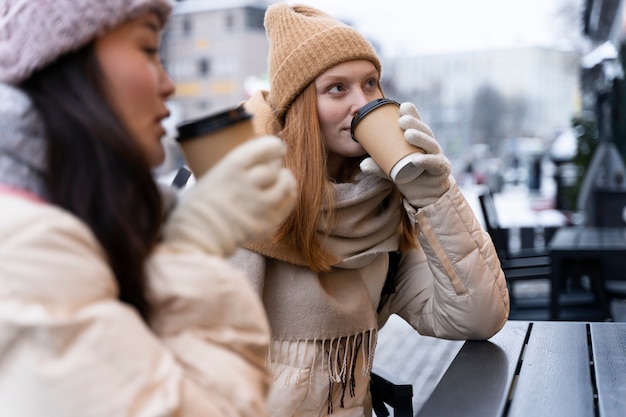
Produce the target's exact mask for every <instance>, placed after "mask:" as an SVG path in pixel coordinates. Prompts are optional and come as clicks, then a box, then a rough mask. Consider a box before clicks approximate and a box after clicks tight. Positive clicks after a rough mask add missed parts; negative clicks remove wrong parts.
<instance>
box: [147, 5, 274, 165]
mask: <svg viewBox="0 0 626 417" xmlns="http://www.w3.org/2000/svg"><path fill="white" fill-rule="evenodd" d="M267 4H268V2H267V1H263V0H247V1H246V0H239V1H238V0H210V1H207V0H182V1H178V2H176V5H175V7H174V12H173V14H172V18H171V19H170V21H169V23H168V26H167V27H166V30H165V33H164V35H163V41H162V47H161V58H162V60H163V65H164V66H165V69H166V70H167V72H168V73H169V75H170V77H172V79H173V81H174V83H175V85H176V93H175V95H174V96H173V97H172V98H171V99H170V100H169V101H168V106H169V107H170V111H171V116H170V117H169V118H168V119H167V121H166V127H167V130H168V134H167V136H166V138H165V139H164V146H165V149H166V160H165V162H164V163H163V164H162V166H161V167H159V169H158V170H157V171H158V173H159V174H162V173H168V172H170V171H172V170H175V169H177V168H178V167H179V166H181V165H182V164H183V159H182V156H181V153H180V150H179V148H178V145H177V143H176V141H175V137H176V134H177V133H176V128H175V126H176V124H178V123H180V122H181V121H185V120H191V119H196V118H200V117H203V116H206V115H209V114H212V113H215V112H218V111H220V110H223V109H225V108H228V107H231V106H235V105H237V104H239V103H240V102H241V101H243V100H245V99H246V98H247V97H248V95H249V91H250V90H251V89H256V87H257V86H258V84H259V83H262V82H263V80H264V79H265V78H267V55H268V49H269V46H268V43H267V38H266V36H265V29H264V27H263V18H264V15H265V10H266V8H267ZM250 84H253V85H252V87H251V86H250Z"/></svg>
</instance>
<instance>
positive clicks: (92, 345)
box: [0, 192, 269, 417]
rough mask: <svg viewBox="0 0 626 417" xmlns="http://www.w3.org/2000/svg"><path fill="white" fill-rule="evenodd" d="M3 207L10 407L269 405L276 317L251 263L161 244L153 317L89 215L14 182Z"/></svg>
mask: <svg viewBox="0 0 626 417" xmlns="http://www.w3.org/2000/svg"><path fill="white" fill-rule="evenodd" d="M0 207H2V218H1V219H0V416H16V417H17V416H20V417H41V416H46V417H73V416H76V417H95V416H102V417H112V416H119V417H121V416H126V417H131V416H145V417H148V416H203V417H206V416H249V417H259V416H264V415H265V414H266V410H265V397H266V394H267V389H268V384H269V380H268V376H267V373H266V369H265V358H266V355H267V345H268V343H269V328H268V324H267V321H266V319H265V315H264V312H263V309H262V306H261V304H260V302H259V300H258V297H257V296H256V295H255V294H254V293H253V291H252V290H251V289H250V288H249V285H248V283H247V282H246V278H245V277H244V275H242V273H241V272H239V271H237V270H235V269H233V268H232V267H230V266H229V265H228V264H227V263H226V262H225V261H224V260H222V259H220V258H216V257H214V256H210V255H207V254H205V253H203V252H200V251H196V252H191V251H187V252H175V251H173V250H171V249H170V248H168V247H167V246H165V245H161V246H160V247H158V248H157V249H156V251H155V253H154V254H153V256H152V258H151V260H150V261H149V265H148V268H149V284H150V286H151V289H152V293H153V297H154V300H153V305H154V311H155V313H154V316H153V317H152V321H151V322H152V324H151V326H148V325H146V324H145V323H144V322H143V321H142V320H141V318H140V317H139V315H138V314H137V313H136V311H135V310H134V309H133V308H131V307H129V306H128V305H126V304H124V303H122V302H120V301H119V300H118V299H117V295H118V288H117V284H116V282H115V279H114V277H113V275H112V271H111V270H110V269H109V267H108V265H107V263H106V262H105V260H104V253H103V251H102V250H101V248H100V246H99V244H98V243H97V241H96V240H95V238H94V237H93V235H92V234H91V232H90V231H89V230H88V228H87V227H86V226H85V225H84V224H83V223H82V222H80V221H79V220H78V219H77V218H75V217H74V216H72V215H70V214H68V213H67V212H65V211H62V210H60V209H58V208H55V207H54V206H51V205H48V204H45V203H41V202H37V201H33V200H29V199H28V198H24V197H23V196H16V195H12V194H8V193H1V192H0Z"/></svg>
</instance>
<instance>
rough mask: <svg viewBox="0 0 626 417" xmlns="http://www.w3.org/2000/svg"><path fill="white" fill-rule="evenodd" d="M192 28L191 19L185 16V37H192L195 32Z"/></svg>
mask: <svg viewBox="0 0 626 417" xmlns="http://www.w3.org/2000/svg"><path fill="white" fill-rule="evenodd" d="M192 26H193V25H192V24H191V17H190V16H184V17H183V34H184V35H185V37H189V36H190V35H191V32H192V30H193V28H192Z"/></svg>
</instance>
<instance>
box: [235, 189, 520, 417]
mask: <svg viewBox="0 0 626 417" xmlns="http://www.w3.org/2000/svg"><path fill="white" fill-rule="evenodd" d="M405 209H406V211H407V213H408V215H409V218H410V219H411V220H412V222H413V223H414V224H415V225H416V229H417V230H418V231H419V232H418V238H419V243H420V246H421V248H418V249H417V250H412V251H409V252H407V253H405V254H403V256H402V258H401V260H400V265H399V269H398V273H397V276H396V285H395V293H394V294H392V295H391V296H388V297H386V298H385V299H384V300H382V301H381V290H382V287H383V284H384V281H385V276H386V273H387V268H388V255H387V253H386V252H378V253H372V257H371V261H370V262H368V264H367V265H365V266H363V267H361V268H357V269H334V270H333V271H331V272H330V273H328V274H325V275H324V276H319V277H318V276H317V274H315V273H314V272H313V271H311V270H309V269H306V268H304V267H302V266H297V265H291V264H289V263H286V262H283V261H279V260H277V259H270V258H265V257H263V256H261V255H259V254H257V253H253V252H251V251H248V250H241V251H239V252H238V253H237V254H236V255H235V256H234V257H233V258H232V262H233V263H235V264H236V265H237V266H239V267H242V268H244V269H245V270H246V271H247V273H248V275H249V277H250V279H251V280H252V282H253V285H254V287H255V288H257V290H258V291H259V293H260V295H261V296H262V297H263V300H264V303H265V306H266V310H267V311H269V317H270V323H271V324H272V326H273V325H274V320H273V318H272V317H274V316H275V317H276V319H277V320H280V319H281V317H279V316H278V315H277V313H275V311H280V315H281V316H283V317H284V316H286V317H287V318H288V319H291V320H300V322H301V323H302V326H303V327H306V325H307V323H306V322H307V318H306V314H309V313H308V312H307V313H303V311H297V309H294V311H284V310H285V309H283V310H282V311H281V309H280V307H278V306H277V305H274V304H286V303H287V302H285V301H281V300H283V299H284V298H285V297H288V294H285V295H281V296H279V297H275V296H274V294H272V293H271V291H273V289H274V288H276V283H279V282H281V281H284V280H291V281H295V282H307V281H311V280H319V281H320V286H321V287H322V288H328V289H330V288H331V287H332V288H336V287H337V286H340V285H342V284H341V283H342V282H346V281H354V280H360V281H362V287H363V288H365V289H366V291H367V294H369V305H370V308H371V311H373V312H374V314H375V312H376V310H377V308H378V307H379V304H381V306H380V307H381V310H380V314H379V315H378V325H379V327H380V326H382V325H384V323H385V322H386V320H387V318H388V317H389V316H390V315H391V314H398V315H399V316H400V317H402V318H404V319H405V320H406V321H407V322H408V323H410V324H411V326H413V327H414V328H415V329H416V330H417V331H418V332H419V333H420V334H422V335H428V336H435V337H439V338H445V339H457V340H466V339H477V340H484V339H487V338H489V337H491V336H493V335H494V334H495V333H496V332H498V331H499V330H500V329H501V328H502V326H503V325H504V323H505V322H506V320H507V318H508V313H509V298H508V292H507V288H506V282H505V278H504V274H503V272H502V269H501V267H500V262H499V260H498V256H497V254H496V252H495V249H494V247H493V244H492V242H491V240H490V238H489V235H488V234H487V233H486V232H485V231H484V230H482V228H481V226H480V224H479V223H478V221H477V220H476V218H475V217H474V214H473V212H472V209H471V208H470V206H469V205H468V203H467V201H466V200H465V198H464V196H463V195H462V193H461V192H460V191H459V189H458V186H457V185H456V183H454V181H453V183H452V186H451V187H450V190H449V191H447V192H446V193H445V194H444V195H443V196H442V197H441V198H440V199H439V200H438V201H437V202H435V203H434V204H432V205H430V206H427V207H425V208H423V209H420V210H419V212H418V211H417V210H416V209H414V208H413V207H411V206H410V205H408V204H406V203H405ZM355 239H356V237H355ZM277 271H278V272H277ZM277 273H280V276H275V275H272V274H277ZM337 293H338V291H335V294H337ZM344 295H345V297H344V298H341V299H337V301H338V303H341V305H342V306H343V307H344V308H345V309H348V308H350V305H351V303H352V301H351V300H352V299H353V298H355V297H356V294H355V293H354V292H351V293H350V294H348V293H346V292H344ZM310 303H311V304H313V305H314V304H315V300H311V302H310ZM304 307H305V306H304V305H303V309H304ZM354 314H360V315H366V314H371V312H369V311H362V310H361V311H356V312H355V313H354ZM333 324H334V323H328V326H329V327H332V326H333ZM273 330H274V329H273ZM349 340H350V339H349ZM373 343H375V338H374V342H373ZM333 349H334V345H332V348H331V349H330V350H331V351H332V350H333ZM328 351H329V344H328V343H326V345H325V346H324V345H323V344H321V343H320V342H319V341H314V340H304V341H303V340H292V341H289V340H285V339H280V340H276V338H275V340H274V342H273V343H272V349H271V362H270V366H271V368H272V371H273V374H274V383H273V384H272V387H271V390H270V400H269V407H270V414H271V415H272V416H273V417H288V416H294V417H295V416H297V417H317V416H325V415H327V413H328V411H329V409H328V404H329V401H328V395H329V376H330V375H333V374H334V375H338V374H340V373H341V372H343V371H342V370H341V369H333V366H334V363H336V362H335V361H332V360H329V356H328V353H326V354H324V352H328ZM371 359H372V358H367V356H366V355H365V356H364V355H358V356H357V357H356V358H355V360H356V362H357V363H356V365H355V366H356V372H355V378H356V381H355V391H354V393H353V394H351V393H349V392H346V391H345V390H340V389H339V390H338V389H336V387H335V389H331V391H332V392H333V394H332V396H333V400H332V401H331V403H332V404H333V410H332V411H333V415H334V416H335V417H347V416H351V417H360V416H363V415H366V416H367V415H370V413H371V406H370V404H369V392H368V387H369V372H367V371H368V370H369V366H368V365H367V364H363V361H368V360H370V361H371ZM348 366H349V367H350V366H352V363H350V364H348ZM340 368H341V367H340Z"/></svg>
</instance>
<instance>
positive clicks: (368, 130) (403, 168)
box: [351, 98, 424, 183]
mask: <svg viewBox="0 0 626 417" xmlns="http://www.w3.org/2000/svg"><path fill="white" fill-rule="evenodd" d="M398 119H400V103H398V102H397V101H394V100H391V99H388V98H379V99H376V100H373V101H370V102H369V103H367V104H366V105H365V106H363V107H362V108H361V109H359V111H358V112H357V113H356V115H355V116H354V118H353V119H352V124H351V130H352V138H353V139H354V140H356V141H357V142H359V143H360V144H361V146H363V149H365V151H367V153H368V154H369V155H370V156H371V157H372V158H373V159H374V161H375V162H376V163H377V164H378V166H380V168H381V169H382V170H383V171H384V172H385V174H387V175H388V176H389V177H390V178H391V179H392V180H393V181H395V182H396V183H405V182H408V181H411V180H412V179H414V178H416V177H418V176H419V175H420V174H421V173H422V171H423V170H422V169H421V168H417V167H416V166H414V165H413V164H412V163H411V156H412V155H414V154H416V153H422V154H423V153H424V150H422V149H421V148H418V147H415V146H413V145H411V144H410V143H408V142H407V141H406V139H405V138H404V131H403V130H402V129H401V128H400V126H399V125H398Z"/></svg>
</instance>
